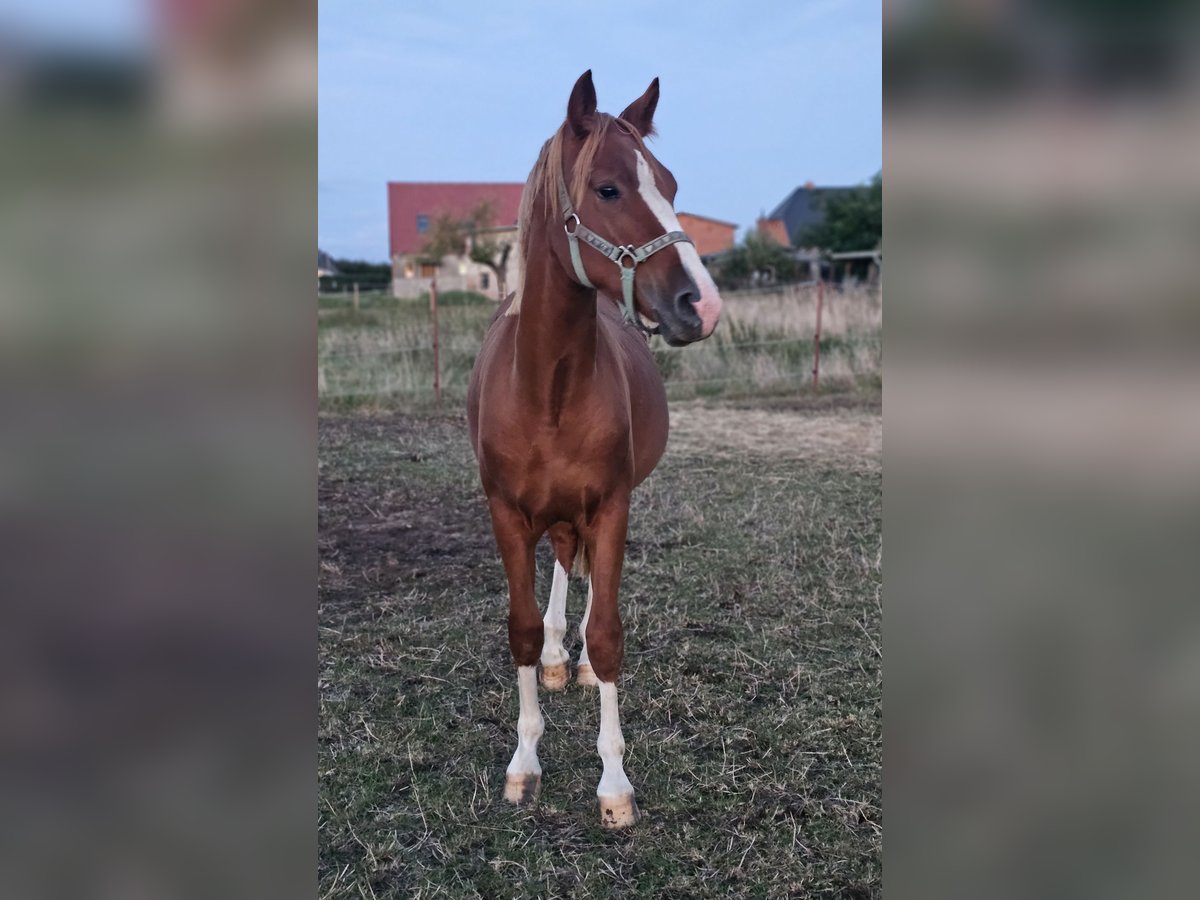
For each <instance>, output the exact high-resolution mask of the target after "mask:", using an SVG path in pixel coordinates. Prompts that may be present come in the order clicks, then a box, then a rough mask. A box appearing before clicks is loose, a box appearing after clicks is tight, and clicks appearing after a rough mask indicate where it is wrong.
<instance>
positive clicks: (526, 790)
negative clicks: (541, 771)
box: [504, 775, 542, 806]
mask: <svg viewBox="0 0 1200 900" xmlns="http://www.w3.org/2000/svg"><path fill="white" fill-rule="evenodd" d="M541 790H542V776H541V775H506V776H505V778H504V799H505V800H507V801H508V802H509V803H515V804H517V805H518V806H528V805H529V804H530V803H533V801H534V800H536V799H537V795H538V793H539V792H540V791H541Z"/></svg>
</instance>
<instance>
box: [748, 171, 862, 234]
mask: <svg viewBox="0 0 1200 900" xmlns="http://www.w3.org/2000/svg"><path fill="white" fill-rule="evenodd" d="M855 190H859V189H858V188H853V187H815V186H812V185H811V184H802V185H800V187H798V188H796V189H795V190H794V191H792V192H791V193H790V194H788V195H787V197H786V198H785V199H784V201H783V202H782V203H780V204H779V205H778V206H776V207H775V208H774V209H773V210H771V213H770V215H768V216H767V217H766V218H768V219H782V220H783V223H784V225H785V226H786V227H787V233H788V239H789V240H790V241H791V244H792V246H793V247H799V246H801V245H802V243H803V242H802V241H801V239H800V236H801V235H802V234H803V233H804V230H805V229H806V228H809V227H811V226H813V225H820V224H821V223H822V222H824V221H825V210H824V208H823V206H822V204H823V203H824V202H825V200H826V199H828V198H830V197H836V196H841V195H844V194H848V193H851V192H853V191H855Z"/></svg>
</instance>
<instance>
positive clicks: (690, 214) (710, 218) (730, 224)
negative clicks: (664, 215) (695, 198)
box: [676, 210, 737, 228]
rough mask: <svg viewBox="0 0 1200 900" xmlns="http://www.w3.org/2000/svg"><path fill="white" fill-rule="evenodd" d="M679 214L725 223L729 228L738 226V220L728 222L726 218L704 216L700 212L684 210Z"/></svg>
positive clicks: (719, 223) (718, 223) (678, 214)
mask: <svg viewBox="0 0 1200 900" xmlns="http://www.w3.org/2000/svg"><path fill="white" fill-rule="evenodd" d="M676 215H677V216H691V217H692V218H693V219H703V220H704V221H705V222H713V223H715V224H717V225H724V226H726V227H727V228H737V223H736V222H726V221H725V220H724V219H714V218H713V217H712V216H702V215H700V214H699V213H692V212H683V211H682V210H681V211H680V212H678V213H676Z"/></svg>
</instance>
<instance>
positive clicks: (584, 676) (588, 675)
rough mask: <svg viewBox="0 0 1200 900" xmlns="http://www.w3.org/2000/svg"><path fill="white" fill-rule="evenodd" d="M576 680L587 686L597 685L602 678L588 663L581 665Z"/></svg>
mask: <svg viewBox="0 0 1200 900" xmlns="http://www.w3.org/2000/svg"><path fill="white" fill-rule="evenodd" d="M575 680H576V681H578V682H579V683H580V684H582V685H585V686H586V687H595V686H596V685H598V684H599V683H600V679H598V678H597V677H596V673H595V672H593V671H592V667H591V666H589V665H588V664H587V663H584V664H583V665H582V666H580V667H579V671H577V672H576V673H575Z"/></svg>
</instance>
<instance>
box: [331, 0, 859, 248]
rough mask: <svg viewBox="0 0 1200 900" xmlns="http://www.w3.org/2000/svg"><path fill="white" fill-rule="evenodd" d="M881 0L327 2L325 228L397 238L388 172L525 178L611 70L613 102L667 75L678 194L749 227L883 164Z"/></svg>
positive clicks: (334, 233)
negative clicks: (576, 98) (579, 83)
mask: <svg viewBox="0 0 1200 900" xmlns="http://www.w3.org/2000/svg"><path fill="white" fill-rule="evenodd" d="M881 39H882V23H881V16H880V5H879V3H878V0H798V2H775V3H767V2H754V0H742V2H731V0H724V2H718V0H694V2H688V3H679V2H672V3H666V2H654V0H642V2H640V3H629V2H615V3H614V2H605V3H583V2H579V0H557V2H543V0H528V2H522V3H514V4H497V3H494V2H492V3H488V2H476V0H459V2H455V3H453V4H436V5H435V4H433V3H415V2H414V3H401V2H395V0H390V2H389V0H337V2H326V3H322V4H321V5H320V32H319V37H318V47H319V51H318V52H319V76H318V77H319V86H320V99H319V107H320V118H319V125H318V134H319V150H320V158H319V162H318V179H319V184H318V200H319V219H318V234H317V238H318V245H319V246H320V248H321V249H322V250H325V251H326V252H328V253H331V254H332V255H333V256H335V257H339V258H353V259H367V260H371V261H379V262H384V261H386V260H387V256H388V240H387V195H386V185H387V182H388V181H518V182H524V181H525V178H526V176H527V175H528V174H529V170H530V168H531V167H532V166H533V163H534V160H535V158H536V157H537V153H538V150H539V149H540V147H541V145H542V142H543V141H545V140H546V139H547V138H548V137H550V135H551V134H553V132H554V131H555V129H557V128H558V126H559V125H560V124H561V123H562V120H563V118H564V116H565V114H566V105H567V98H568V97H569V96H570V93H571V87H572V85H573V84H574V83H575V80H576V79H577V78H578V77H579V76H580V75H581V74H582V73H583V72H584V70H586V69H589V68H590V69H591V70H592V74H593V79H594V81H595V85H596V93H597V96H598V99H599V108H600V109H601V110H602V111H605V112H610V113H613V114H614V115H615V114H617V113H619V112H621V110H623V109H624V108H625V106H626V105H628V104H629V103H630V101H632V100H634V99H635V98H637V97H638V96H640V95H641V94H642V93H643V92H644V91H645V90H646V87H647V86H648V85H649V83H650V81H651V80H652V79H653V78H654V77H655V76H658V77H659V79H660V83H661V97H660V99H659V104H658V112H657V113H656V115H655V125H656V127H657V129H658V132H659V137H657V138H655V139H653V142H652V143H651V145H650V146H651V149H652V150H653V151H654V153H655V155H656V156H657V157H658V158H659V160H661V161H662V162H663V163H664V164H665V165H666V166H667V167H668V168H669V169H670V170H671V171H672V172H673V173H674V175H675V178H676V180H677V181H678V183H679V193H678V195H677V197H676V203H675V206H676V209H677V210H679V211H686V212H691V213H696V214H699V215H706V216H712V217H714V218H717V219H724V220H726V221H729V222H736V223H737V224H738V225H739V235H740V234H742V233H743V232H744V230H745V229H746V227H747V226H753V224H754V221H755V219H756V218H757V217H758V216H759V215H761V214H763V213H764V212H769V211H770V210H771V209H772V208H773V207H774V206H775V205H776V204H778V203H779V202H780V201H781V200H783V199H784V198H785V197H786V196H787V195H788V193H789V192H790V191H791V190H792V189H793V188H795V187H796V186H798V185H800V184H803V183H804V182H806V181H812V182H814V183H816V184H817V185H848V184H859V183H862V182H865V181H867V180H868V179H869V178H870V177H871V176H872V175H874V174H875V173H876V172H877V171H879V170H880V169H881V168H882V165H883V163H882V109H883V102H882V101H883V98H882V85H881V74H882V70H881V53H880V42H881Z"/></svg>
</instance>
